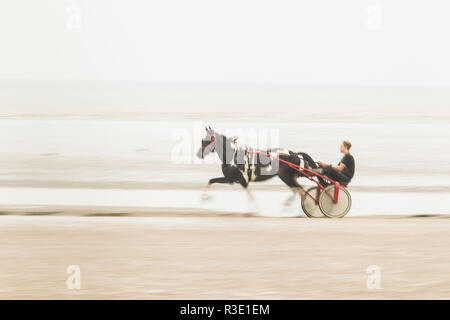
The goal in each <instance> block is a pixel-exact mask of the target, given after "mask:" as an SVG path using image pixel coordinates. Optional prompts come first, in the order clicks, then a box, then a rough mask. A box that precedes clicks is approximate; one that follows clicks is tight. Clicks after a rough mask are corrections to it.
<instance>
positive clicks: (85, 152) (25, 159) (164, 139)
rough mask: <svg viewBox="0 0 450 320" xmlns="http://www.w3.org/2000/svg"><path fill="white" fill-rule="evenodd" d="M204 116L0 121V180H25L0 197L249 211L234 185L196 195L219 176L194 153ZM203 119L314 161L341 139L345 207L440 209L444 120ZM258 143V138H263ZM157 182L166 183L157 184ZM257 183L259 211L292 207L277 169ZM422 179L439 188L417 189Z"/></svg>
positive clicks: (447, 137) (446, 144)
mask: <svg viewBox="0 0 450 320" xmlns="http://www.w3.org/2000/svg"><path fill="white" fill-rule="evenodd" d="M204 123H206V122H204ZM204 123H202V122H200V121H192V120H175V121H169V120H120V119H117V120H106V119H103V120H102V119H95V120H94V119H52V120H49V119H46V120H45V119H44V120H43V119H40V120H36V119H4V120H0V145H1V146H2V149H1V150H0V155H1V159H0V164H1V165H0V186H2V182H3V183H4V184H3V186H7V185H8V184H7V183H6V182H8V183H9V182H11V181H21V185H22V186H24V187H25V188H2V192H1V195H0V205H10V204H14V205H39V204H40V205H48V204H60V205H96V206H97V205H100V206H144V207H146V206H148V207H180V208H181V207H186V208H207V209H212V210H222V211H236V212H247V211H255V210H256V209H255V208H249V207H248V205H247V204H246V203H247V199H246V195H245V193H244V192H240V190H239V191H237V190H236V189H234V190H230V191H228V190H226V189H224V188H219V190H213V191H212V195H213V196H214V197H215V200H214V201H210V202H201V201H199V199H200V188H201V187H198V186H202V185H203V184H206V182H207V181H208V179H210V178H212V177H217V176H220V175H221V171H220V166H219V165H218V164H217V163H216V162H217V159H216V156H215V155H212V156H210V157H209V158H207V159H206V160H205V161H201V160H199V159H196V158H195V156H194V154H195V152H196V150H197V149H198V146H199V143H200V139H201V135H202V134H203V132H202V131H201V130H202V125H203V124H204ZM213 126H214V128H216V130H218V131H219V132H223V133H230V134H233V133H238V136H239V137H240V138H242V139H241V141H242V143H245V142H250V143H249V144H250V145H252V146H253V145H254V144H252V143H251V142H252V141H251V134H252V132H253V133H254V132H256V133H259V134H261V133H262V135H263V138H264V137H265V138H267V139H266V140H268V141H266V145H267V144H269V143H270V142H272V143H273V142H275V144H276V145H277V146H282V147H285V148H288V149H291V150H295V151H304V152H307V153H309V154H310V155H311V156H312V157H313V158H314V159H315V160H322V161H326V162H333V163H336V162H337V161H339V158H340V157H341V155H340V154H339V151H338V144H339V142H340V141H341V140H343V139H349V140H351V141H352V142H353V144H354V147H353V149H352V153H353V154H354V156H355V158H356V175H355V178H354V179H353V181H352V183H351V186H350V190H351V188H352V187H354V188H355V190H357V191H356V192H352V196H353V200H354V203H353V208H352V211H351V213H350V214H351V215H368V214H426V213H430V214H436V213H450V211H449V209H448V208H449V206H448V204H449V199H450V197H449V193H448V192H445V191H448V190H449V188H450V152H448V150H450V129H449V128H450V123H447V122H446V121H440V122H439V123H430V122H429V121H423V122H420V121H412V122H411V121H410V122H408V121H406V122H380V121H378V122H377V121H366V122H344V121H338V122H329V121H327V122H311V121H308V122H301V121H287V122H278V121H271V120H270V119H266V120H259V121H252V120H248V121H243V120H241V121H239V122H236V121H233V120H231V119H229V120H227V119H222V120H221V121H215V122H213ZM271 132H272V133H273V132H275V133H276V134H275V138H277V139H274V140H276V141H270V140H271V138H272V137H273V136H270V135H269V133H271ZM239 133H240V134H239ZM264 135H265V136H264ZM180 137H181V138H180ZM246 138H247V141H246ZM261 140H264V139H261ZM261 140H258V141H256V142H255V143H258V142H261ZM180 146H182V147H185V148H184V149H183V150H184V154H182V156H183V157H180V152H179V149H180ZM260 146H262V147H264V143H262V145H260ZM177 148H178V149H177ZM177 150H178V151H177ZM27 181H29V182H30V186H31V185H33V184H32V182H40V186H41V187H42V186H43V187H45V188H26V187H27ZM61 181H63V182H65V183H66V184H68V187H69V189H58V188H56V185H55V184H57V182H61ZM71 182H72V183H75V182H83V183H85V188H79V189H77V188H76V186H72V188H70V187H71V185H70V183H71ZM98 182H104V183H105V184H106V187H105V188H104V189H103V190H97V189H95V186H90V183H92V184H94V183H98ZM125 182H127V183H129V182H140V183H152V184H153V185H154V187H153V188H152V190H145V187H143V190H125V189H124V190H120V189H119V190H117V185H119V186H120V184H121V183H125ZM108 183H111V185H113V184H116V186H115V188H116V190H108V187H107V186H108ZM158 184H160V185H161V190H158ZM167 184H170V185H171V186H172V187H173V190H167ZM163 185H165V187H164V188H163ZM259 185H266V186H270V190H257V192H255V197H256V198H257V202H258V204H259V206H260V209H259V211H258V212H259V214H261V215H270V216H293V215H297V214H298V212H299V206H298V203H296V204H295V205H294V206H293V207H291V208H288V209H286V208H284V207H283V206H282V203H283V201H284V199H285V198H286V197H288V196H289V194H290V192H289V191H288V190H287V189H286V188H285V187H284V186H283V185H282V183H281V182H280V181H279V179H278V178H275V179H272V180H269V181H267V182H264V183H262V184H261V183H260V184H259ZM193 186H195V187H193ZM361 187H364V188H363V189H361ZM401 187H405V188H407V190H410V191H414V189H415V188H418V191H415V192H412V193H402V192H398V191H399V190H401ZM423 187H429V188H428V189H426V188H425V189H426V190H438V191H441V192H440V193H434V192H425V191H423V190H422V189H423ZM371 188H372V189H371ZM396 188H397V189H396ZM399 188H400V189H399ZM420 188H422V189H420ZM163 189H164V190H163ZM360 191H367V192H360ZM376 191H383V192H381V193H378V192H376ZM393 191H394V192H393ZM395 191H397V192H395Z"/></svg>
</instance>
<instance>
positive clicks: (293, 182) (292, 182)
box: [279, 169, 303, 206]
mask: <svg viewBox="0 0 450 320" xmlns="http://www.w3.org/2000/svg"><path fill="white" fill-rule="evenodd" d="M279 177H280V179H281V180H282V181H283V182H284V183H285V184H286V185H287V186H288V187H289V188H290V189H291V191H292V195H290V196H289V197H288V198H287V199H286V201H285V202H284V205H286V206H288V205H290V203H291V202H292V201H293V200H294V199H295V197H296V196H297V194H299V195H300V196H301V195H302V193H303V188H302V186H301V185H299V183H298V182H297V175H296V174H295V173H292V172H289V169H287V170H283V171H281V172H280V174H279Z"/></svg>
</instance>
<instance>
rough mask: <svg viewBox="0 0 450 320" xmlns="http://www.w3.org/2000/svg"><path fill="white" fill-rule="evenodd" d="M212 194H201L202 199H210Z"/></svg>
mask: <svg viewBox="0 0 450 320" xmlns="http://www.w3.org/2000/svg"><path fill="white" fill-rule="evenodd" d="M212 198H213V197H212V196H210V195H209V194H203V195H202V201H208V200H212Z"/></svg>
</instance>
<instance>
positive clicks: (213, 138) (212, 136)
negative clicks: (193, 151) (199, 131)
mask: <svg viewBox="0 0 450 320" xmlns="http://www.w3.org/2000/svg"><path fill="white" fill-rule="evenodd" d="M208 136H210V137H211V142H210V143H208V144H207V145H206V146H201V147H202V152H203V151H205V149H206V148H208V147H209V146H210V145H211V144H212V143H213V142H214V141H216V134H215V133H214V134H213V135H210V134H208V135H207V136H206V137H208Z"/></svg>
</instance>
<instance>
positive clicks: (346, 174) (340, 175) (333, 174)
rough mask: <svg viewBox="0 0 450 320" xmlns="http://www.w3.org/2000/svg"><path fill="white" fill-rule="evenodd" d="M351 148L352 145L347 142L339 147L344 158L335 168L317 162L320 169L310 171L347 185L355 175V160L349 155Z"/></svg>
mask: <svg viewBox="0 0 450 320" xmlns="http://www.w3.org/2000/svg"><path fill="white" fill-rule="evenodd" d="M351 147H352V144H351V143H350V142H349V141H343V142H342V143H341V146H340V151H341V153H343V154H344V157H343V158H342V160H341V161H340V162H339V164H338V165H337V166H333V165H330V164H327V163H325V162H322V161H319V162H318V164H319V166H320V168H317V169H312V171H313V172H315V173H318V174H321V175H324V176H327V177H329V178H330V179H333V180H335V181H337V182H339V183H341V184H344V185H347V184H348V183H349V182H350V181H351V180H352V178H353V175H354V173H355V159H354V158H353V156H352V155H351V154H350V148H351Z"/></svg>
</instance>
